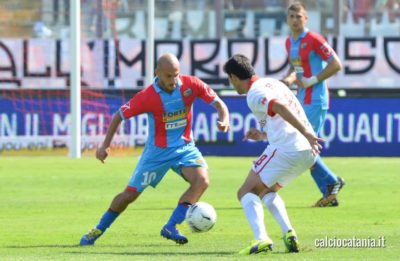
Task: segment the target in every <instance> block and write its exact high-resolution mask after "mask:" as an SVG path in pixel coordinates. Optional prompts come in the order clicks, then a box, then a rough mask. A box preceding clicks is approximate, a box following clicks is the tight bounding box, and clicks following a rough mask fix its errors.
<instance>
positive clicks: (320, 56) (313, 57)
mask: <svg viewBox="0 0 400 261" xmlns="http://www.w3.org/2000/svg"><path fill="white" fill-rule="evenodd" d="M307 19H308V18H307V12H306V9H305V7H304V5H303V4H301V3H300V2H295V3H293V4H292V5H290V6H289V8H288V15H287V22H288V24H289V27H290V30H291V35H290V36H289V37H288V38H287V39H286V50H287V53H288V56H289V62H290V65H291V66H290V69H289V72H288V75H287V76H286V77H285V78H284V79H283V80H282V81H283V82H284V83H285V84H286V85H288V86H290V85H291V84H292V83H296V84H297V86H298V90H297V98H298V99H299V101H300V103H301V105H302V106H303V108H304V111H305V112H306V115H307V118H308V120H309V121H310V123H311V125H312V127H313V129H314V131H315V133H317V134H319V132H320V130H321V128H322V126H323V125H324V122H325V118H326V114H327V111H328V108H329V91H328V86H327V82H326V79H328V78H329V77H331V76H332V75H334V74H335V73H337V72H338V71H339V70H341V68H342V65H341V62H340V60H339V58H338V56H337V55H336V53H335V51H334V50H333V49H332V48H331V47H330V46H329V45H328V43H327V42H326V40H325V39H324V38H323V37H322V36H321V35H319V34H317V33H314V32H311V31H310V30H309V29H308V28H306V27H305V26H306V23H307ZM311 175H312V177H313V179H314V181H315V183H316V184H317V186H318V188H319V190H320V191H321V193H322V198H321V199H319V200H318V201H317V202H316V203H315V205H314V206H315V207H326V206H338V205H339V201H338V198H337V194H338V192H339V190H340V189H341V188H342V187H343V185H344V184H345V183H344V180H343V179H342V178H341V177H338V176H336V175H335V174H334V173H333V172H332V171H331V170H330V169H329V168H328V167H327V166H326V165H325V164H324V162H323V161H322V159H321V157H317V161H316V163H315V165H314V166H313V167H312V168H311Z"/></svg>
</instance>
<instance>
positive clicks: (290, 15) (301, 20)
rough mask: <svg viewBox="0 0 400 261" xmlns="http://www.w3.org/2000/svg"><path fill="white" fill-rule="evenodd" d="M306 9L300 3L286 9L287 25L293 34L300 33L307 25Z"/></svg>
mask: <svg viewBox="0 0 400 261" xmlns="http://www.w3.org/2000/svg"><path fill="white" fill-rule="evenodd" d="M307 20H308V16H307V11H306V7H305V6H304V4H303V3H301V2H294V3H293V4H291V5H290V6H289V7H288V11H287V23H288V25H289V27H290V30H291V31H292V32H293V33H301V32H303V30H304V27H305V25H306V23H307Z"/></svg>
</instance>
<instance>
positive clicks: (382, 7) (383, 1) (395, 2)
mask: <svg viewBox="0 0 400 261" xmlns="http://www.w3.org/2000/svg"><path fill="white" fill-rule="evenodd" d="M375 10H376V11H377V12H378V17H381V16H382V14H383V13H385V12H388V14H389V21H390V22H391V23H393V22H395V21H396V19H397V18H400V0H377V1H376V4H375Z"/></svg>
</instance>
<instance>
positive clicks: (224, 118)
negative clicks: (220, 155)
mask: <svg viewBox="0 0 400 261" xmlns="http://www.w3.org/2000/svg"><path fill="white" fill-rule="evenodd" d="M214 107H215V109H216V110H217V112H218V118H219V120H218V122H217V125H218V129H219V130H220V131H222V132H227V131H229V129H230V123H229V111H228V107H227V106H226V104H225V103H224V102H223V101H222V100H221V99H220V98H218V99H217V100H216V102H215V103H214Z"/></svg>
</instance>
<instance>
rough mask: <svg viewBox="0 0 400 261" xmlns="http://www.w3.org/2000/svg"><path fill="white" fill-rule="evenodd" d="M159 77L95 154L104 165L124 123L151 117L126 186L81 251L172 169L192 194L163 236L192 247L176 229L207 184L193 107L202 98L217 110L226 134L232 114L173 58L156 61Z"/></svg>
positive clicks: (121, 114)
mask: <svg viewBox="0 0 400 261" xmlns="http://www.w3.org/2000/svg"><path fill="white" fill-rule="evenodd" d="M156 76H157V77H156V78H155V80H154V82H153V84H151V85H150V86H148V87H147V88H145V89H143V90H142V91H140V92H139V93H137V94H136V95H135V96H134V97H133V98H132V99H131V100H129V101H128V102H127V103H126V104H124V105H122V106H121V107H120V109H119V111H118V112H116V113H115V114H114V116H113V119H112V121H111V124H110V126H109V128H108V130H107V133H106V137H105V139H104V142H103V144H102V146H101V147H99V148H98V149H97V151H96V157H97V159H99V160H100V161H101V162H104V160H105V159H106V158H107V156H108V149H109V147H110V144H111V141H112V138H113V136H114V134H115V132H116V131H117V128H118V126H119V125H120V123H121V122H122V120H126V119H129V118H130V117H134V116H136V115H139V114H143V113H146V114H147V115H148V118H149V136H148V139H147V142H146V145H145V148H144V151H143V154H142V156H141V158H140V160H139V163H138V165H137V166H136V169H135V171H134V172H133V175H132V177H131V179H130V181H129V182H128V186H127V187H126V189H125V190H124V191H123V192H121V193H120V194H118V195H117V196H116V197H115V198H114V200H113V201H112V202H111V205H110V207H109V209H108V210H107V211H106V212H105V213H104V215H103V216H102V217H101V219H100V221H99V223H98V224H97V226H96V227H95V228H93V229H92V230H91V231H90V232H88V233H87V234H85V235H83V237H82V239H81V241H80V244H81V245H93V244H94V243H95V241H96V240H97V239H98V238H99V237H100V236H101V235H103V234H104V232H105V231H106V229H107V228H108V227H110V225H111V224H112V223H113V222H114V221H115V219H116V218H117V217H118V216H119V215H120V214H121V213H122V212H123V211H124V210H125V209H126V207H127V206H128V205H129V204H130V203H132V202H134V201H135V200H136V199H137V198H138V197H139V196H140V195H141V193H142V192H143V191H144V190H145V189H146V188H147V187H148V186H152V187H156V186H157V184H158V183H159V182H160V181H161V180H162V178H163V177H164V175H165V174H166V173H167V171H168V170H170V169H172V170H173V171H174V172H176V173H177V174H178V175H179V176H181V177H182V178H183V179H184V180H185V181H187V182H188V183H189V188H188V189H187V190H186V191H185V192H184V193H183V194H182V196H181V197H180V199H179V201H178V205H177V207H176V208H175V210H174V211H173V213H172V215H171V217H170V219H169V220H168V222H167V223H166V224H165V226H164V227H163V228H162V230H161V232H160V234H161V236H163V237H164V238H167V239H170V240H172V241H175V242H176V243H178V244H185V243H187V242H188V239H187V238H186V237H185V236H184V235H182V234H181V233H180V232H179V231H178V230H177V228H176V225H177V224H180V223H182V222H183V221H184V219H185V215H186V211H187V209H188V207H189V206H190V205H191V204H193V203H195V202H197V201H198V200H199V199H200V197H201V195H202V194H203V193H204V191H205V190H206V189H207V187H208V183H209V178H208V171H207V163H206V161H205V160H204V158H203V156H202V154H201V153H200V151H199V150H198V149H197V147H196V146H195V144H194V141H193V134H192V104H193V102H194V101H195V100H196V99H197V98H200V99H202V100H203V101H204V102H206V103H208V104H210V105H211V106H214V107H215V109H216V110H217V112H218V116H219V121H218V122H217V127H218V129H219V130H220V131H222V132H227V131H228V130H229V128H230V125H229V112H228V109H227V107H226V105H225V103H224V102H223V101H222V100H221V99H220V98H219V97H218V96H217V94H216V93H215V92H214V91H213V90H212V89H211V88H210V87H209V86H208V85H207V84H205V83H204V82H203V81H201V80H200V79H198V78H196V77H194V76H189V75H181V74H180V65H179V61H178V59H177V58H176V57H175V56H174V55H172V54H164V55H162V56H161V57H160V58H159V59H158V61H157V67H156Z"/></svg>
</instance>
